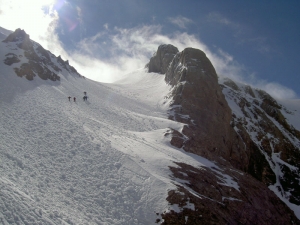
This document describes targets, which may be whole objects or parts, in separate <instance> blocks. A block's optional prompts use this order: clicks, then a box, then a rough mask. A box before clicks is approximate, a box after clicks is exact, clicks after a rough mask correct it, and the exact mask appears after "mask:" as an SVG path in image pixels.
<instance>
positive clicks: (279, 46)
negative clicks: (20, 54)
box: [0, 0, 300, 99]
mask: <svg viewBox="0 0 300 225" xmlns="http://www.w3.org/2000/svg"><path fill="white" fill-rule="evenodd" d="M299 10H300V1H298V0H289V1H283V0H278V1H271V0H269V1H268V0H265V1H260V0H252V1H240V0H227V1H223V0H210V1H204V0H185V1H183V0H164V1H161V0H151V1H146V0H113V1H112V0H44V1H42V0H23V1H18V0H0V26H1V27H3V28H6V29H9V30H12V31H14V30H15V29H17V28H21V29H24V30H25V31H26V32H27V33H28V34H29V35H30V38H31V39H33V40H35V41H37V42H38V43H40V44H41V45H42V46H43V47H44V48H46V49H48V50H50V51H51V52H52V53H54V54H55V55H57V56H58V55H61V56H62V58H63V59H64V60H69V62H70V64H71V65H72V66H74V67H75V68H76V69H77V70H78V71H79V72H80V73H81V74H82V75H84V76H86V77H88V78H90V79H93V80H96V81H101V82H113V81H114V80H117V79H120V78H121V76H122V75H124V74H127V73H129V72H131V71H134V70H136V69H140V68H143V67H144V66H145V64H146V63H148V62H149V59H150V57H151V56H152V55H153V54H154V53H155V52H156V50H157V48H158V46H159V45H160V44H173V45H174V46H176V47H177V48H178V49H179V51H182V50H183V49H184V48H186V47H193V48H198V49H200V50H202V51H204V52H205V53H206V55H207V57H208V58H209V59H210V60H211V61H212V63H213V65H214V67H215V68H216V70H217V73H218V75H219V76H226V77H229V78H233V79H235V80H236V81H239V82H243V83H248V84H250V85H253V86H254V87H257V88H261V89H264V90H266V91H267V92H268V93H270V94H271V95H272V96H274V97H277V98H281V99H293V98H299V96H300V88H299V84H300V76H299V75H300V74H299V73H300V72H299V71H300V61H299V54H298V53H299V51H300V41H299V40H300V29H299V28H300V14H299V13H298V12H299Z"/></svg>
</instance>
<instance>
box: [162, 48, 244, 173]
mask: <svg viewBox="0 0 300 225" xmlns="http://www.w3.org/2000/svg"><path fill="white" fill-rule="evenodd" d="M165 80H166V82H167V83H169V84H170V85H171V86H173V89H172V91H171V93H170V96H169V97H170V98H172V99H173V103H172V105H171V106H173V109H172V111H173V113H172V115H175V118H172V119H174V120H176V121H180V122H184V123H187V124H188V126H185V127H184V129H183V131H182V133H183V134H184V135H186V136H187V137H188V138H189V139H188V140H186V141H185V142H184V143H183V144H182V145H183V148H184V150H186V151H188V152H192V153H195V154H198V155H201V156H204V157H206V158H208V159H211V160H216V161H218V162H220V163H224V162H225V161H224V160H223V159H222V158H224V159H226V160H227V162H226V163H228V162H230V163H231V164H232V165H234V166H235V167H236V168H238V169H242V170H245V169H246V168H247V164H248V163H249V159H248V155H247V154H246V151H245V149H244V147H243V146H244V145H243V143H242V140H241V139H240V138H239V137H238V136H237V135H236V132H235V131H234V130H233V128H232V127H231V126H230V121H231V117H232V115H231V109H230V108H229V106H228V104H227V102H226V100H225V97H224V95H223V93H222V90H221V88H220V86H219V84H218V78H217V74H216V71H215V69H214V67H213V65H212V64H211V62H210V61H209V59H208V58H207V57H206V55H205V53H204V52H202V51H200V50H198V49H193V48H187V49H184V50H183V51H182V52H180V53H177V54H176V56H175V57H174V59H173V61H172V62H171V64H170V66H169V69H168V71H167V73H166V76H165ZM174 106H176V107H174ZM187 115H188V116H187ZM216 156H217V157H216Z"/></svg>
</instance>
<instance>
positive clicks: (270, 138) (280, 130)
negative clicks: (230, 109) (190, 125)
mask: <svg viewBox="0 0 300 225" xmlns="http://www.w3.org/2000/svg"><path fill="white" fill-rule="evenodd" d="M230 83H234V82H233V81H230ZM227 84H228V82H227V81H226V82H223V85H222V87H223V91H224V92H226V93H227V94H226V95H227V96H228V97H230V98H231V101H233V102H235V104H236V105H238V106H239V107H240V110H241V112H242V113H243V115H242V116H241V115H240V116H238V117H233V124H234V127H235V129H236V130H237V132H238V134H239V135H240V136H241V138H242V139H243V141H244V143H245V145H246V146H247V149H249V150H248V151H249V152H250V163H249V166H248V169H247V172H248V173H249V174H251V175H252V176H253V177H255V178H256V179H258V180H260V181H262V182H263V183H264V184H266V185H268V186H269V185H275V186H276V188H277V189H278V193H281V195H282V197H284V198H287V200H289V201H290V202H291V203H294V204H297V205H299V204H300V184H299V180H300V176H299V173H298V171H299V170H300V151H299V146H300V136H299V131H298V130H296V129H295V128H294V127H292V126H291V125H290V124H289V123H288V122H287V121H286V119H285V118H284V116H283V114H282V112H281V111H282V110H284V109H283V108H282V106H281V105H279V104H278V103H277V101H276V100H275V99H274V98H272V97H271V96H270V95H269V94H267V93H266V92H265V91H262V90H255V91H253V90H252V93H249V92H247V91H245V92H242V91H236V90H235V89H233V88H232V85H230V86H228V85H227ZM248 95H250V96H251V97H249V96H248ZM253 95H255V96H257V97H256V98H255V99H253V98H252V97H253ZM249 134H251V136H250V135H249ZM276 173H277V174H278V173H279V174H281V175H280V176H276Z"/></svg>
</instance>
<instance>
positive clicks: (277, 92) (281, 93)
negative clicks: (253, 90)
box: [256, 82, 297, 99]
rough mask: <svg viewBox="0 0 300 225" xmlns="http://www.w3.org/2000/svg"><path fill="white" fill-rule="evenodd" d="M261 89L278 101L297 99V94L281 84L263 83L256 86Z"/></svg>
mask: <svg viewBox="0 0 300 225" xmlns="http://www.w3.org/2000/svg"><path fill="white" fill-rule="evenodd" d="M256 86H257V87H258V88H259V89H263V90H265V91H266V92H268V93H269V94H270V95H272V96H273V97H274V98H276V99H293V98H296V97H297V95H296V93H295V92H294V91H293V90H291V89H290V88H287V87H285V86H283V85H281V84H278V83H274V82H271V83H267V82H261V83H258V84H256Z"/></svg>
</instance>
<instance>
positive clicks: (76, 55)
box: [0, 0, 295, 98]
mask: <svg viewBox="0 0 300 225" xmlns="http://www.w3.org/2000/svg"><path fill="white" fill-rule="evenodd" d="M28 1H30V2H31V3H36V4H28ZM28 1H26V2H27V5H26V4H23V1H22V4H21V3H20V1H11V0H2V1H0V8H1V14H0V21H1V26H3V27H5V28H7V29H11V30H14V29H16V28H19V27H20V28H23V29H25V31H26V32H27V33H28V34H30V37H31V38H32V39H33V40H35V41H37V42H39V43H40V44H42V45H43V47H44V48H46V49H48V50H50V51H51V52H52V53H54V54H55V55H61V56H62V58H63V59H65V60H69V62H70V64H71V65H72V66H74V67H75V68H76V69H77V70H78V72H80V73H81V74H82V75H84V76H86V77H88V78H91V79H93V80H97V81H102V82H112V81H114V80H116V79H118V78H121V76H122V75H124V74H126V73H129V72H131V71H133V70H136V69H139V68H142V67H144V66H145V64H146V63H148V62H149V60H150V57H151V56H152V55H153V53H154V52H155V51H156V50H157V48H158V46H159V45H160V44H172V45H174V46H176V47H177V48H178V49H179V51H182V50H183V49H184V48H186V47H193V48H197V49H200V50H202V51H204V52H205V53H206V55H207V57H208V58H209V59H210V60H211V61H212V64H213V65H214V67H215V69H216V71H217V73H218V75H219V76H227V77H229V78H232V79H234V80H236V81H239V82H244V83H248V84H250V85H253V86H255V87H258V88H262V89H264V90H266V91H267V92H268V93H270V94H271V95H273V96H274V97H277V98H293V97H295V93H294V92H293V91H292V90H291V89H289V88H286V87H284V86H282V85H280V84H276V83H267V82H262V81H259V79H256V78H255V76H253V77H252V78H251V76H249V75H248V74H247V71H246V70H245V68H244V66H243V65H241V64H239V63H238V62H237V61H236V60H235V59H234V57H233V56H232V55H230V54H229V53H227V52H225V51H223V50H222V49H213V50H211V49H210V48H209V47H208V46H206V45H205V44H204V43H203V42H202V41H201V40H199V38H197V37H196V36H194V35H191V34H188V33H186V32H183V33H180V32H177V33H173V34H169V35H163V34H162V27H161V26H159V25H155V26H154V25H152V26H139V27H133V28H131V29H123V28H118V27H115V28H114V29H109V27H108V24H105V25H104V28H103V30H102V31H101V32H99V33H97V34H96V35H95V36H93V37H88V38H84V39H82V40H81V41H80V42H78V43H77V44H76V49H74V50H72V51H68V52H66V51H65V49H64V47H63V44H62V43H61V42H60V40H59V37H58V35H57V33H56V30H57V29H58V28H59V24H58V21H59V15H58V13H57V12H56V11H55V9H54V8H53V4H54V0H49V1H48V2H47V4H45V1H43V3H41V2H40V1H38V0H35V1H34V0H28ZM64 2H65V1H61V4H64ZM45 5H46V6H47V7H48V10H45V8H44V7H45ZM29 6H30V7H31V8H30V7H29ZM22 7H27V8H26V10H27V11H24V10H23V8H22ZM76 9H77V13H78V17H79V21H80V24H81V25H83V24H84V23H83V21H82V20H81V18H82V17H81V9H80V8H78V7H77V8H76ZM30 12H32V14H33V15H34V16H32V17H30V16H28V14H29V13H30ZM33 12H34V13H33ZM212 18H214V19H215V20H216V19H219V21H220V22H221V23H223V24H226V25H230V26H235V27H238V25H237V24H234V23H233V22H231V21H229V20H226V19H225V18H221V17H218V15H216V14H215V15H211V19H212ZM177 19H178V20H177V22H176V24H177V25H179V26H183V27H184V26H185V25H186V24H187V23H190V22H191V21H189V20H188V19H186V18H184V17H177ZM5 21H8V22H7V23H6V22H5ZM173 21H174V22H175V21H176V20H175V19H174V18H173ZM179 21H181V22H182V23H181V22H179ZM36 27H39V29H36Z"/></svg>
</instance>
